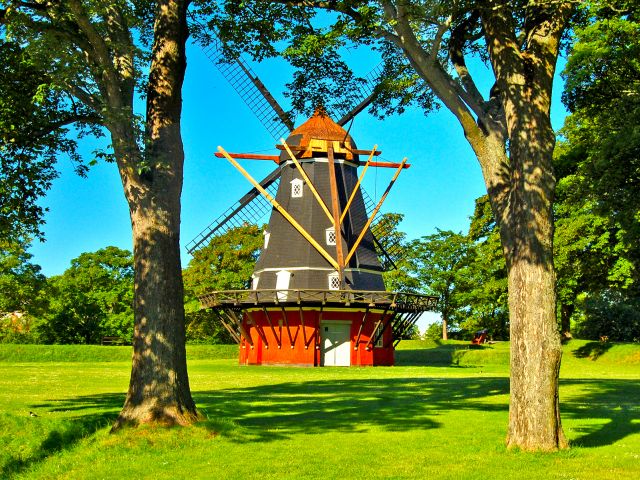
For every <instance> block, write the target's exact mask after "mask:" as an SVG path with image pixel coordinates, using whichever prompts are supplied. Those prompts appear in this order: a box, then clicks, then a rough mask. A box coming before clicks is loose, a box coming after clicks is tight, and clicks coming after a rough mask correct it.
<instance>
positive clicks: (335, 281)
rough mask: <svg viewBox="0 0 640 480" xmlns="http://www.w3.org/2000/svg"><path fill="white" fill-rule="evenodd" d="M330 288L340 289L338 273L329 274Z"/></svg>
mask: <svg viewBox="0 0 640 480" xmlns="http://www.w3.org/2000/svg"><path fill="white" fill-rule="evenodd" d="M329 290H340V277H339V276H338V274H337V273H331V274H329Z"/></svg>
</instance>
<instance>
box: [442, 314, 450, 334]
mask: <svg viewBox="0 0 640 480" xmlns="http://www.w3.org/2000/svg"><path fill="white" fill-rule="evenodd" d="M447 324H448V321H447V317H446V315H443V316H442V340H448V339H449V336H448V335H447Z"/></svg>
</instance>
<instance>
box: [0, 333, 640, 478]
mask: <svg viewBox="0 0 640 480" xmlns="http://www.w3.org/2000/svg"><path fill="white" fill-rule="evenodd" d="M236 348H237V347H224V346H221V347H207V346H192V347H189V350H188V356H189V371H190V380H191V387H192V391H193V393H194V397H195V399H196V401H197V403H198V405H199V407H200V408H201V410H202V412H203V413H204V414H205V415H206V417H207V420H206V421H203V422H201V423H200V424H198V425H196V426H194V427H191V428H173V429H159V428H140V429H136V430H127V431H123V432H119V433H117V434H114V435H110V434H109V433H108V430H109V426H110V425H111V423H112V421H113V419H114V418H115V416H116V415H117V413H118V411H119V409H120V407H121V405H122V403H123V401H124V393H125V392H126V388H127V384H128V379H129V368H130V364H129V362H130V360H129V359H130V354H131V351H130V347H66V346H57V347H49V346H12V345H0V478H52V479H53V478H56V479H58V478H69V479H78V478H87V479H95V478H153V479H154V480H155V479H163V478H172V479H173V478H191V479H197V478H243V479H244V478H261V479H265V478H278V479H279V478H355V477H366V478H418V477H424V478H426V477H431V478H448V479H462V478H464V479H488V478H491V479H493V478H504V479H507V478H508V479H536V478H540V479H570V478H573V479H589V480H592V479H609V478H610V479H616V480H619V479H626V478H629V479H632V478H633V479H635V478H640V346H638V345H617V344H600V343H597V342H580V341H573V342H571V343H569V344H568V345H567V346H565V355H564V359H563V367H562V371H561V392H560V394H561V402H562V415H563V422H564V428H565V432H566V433H567V435H568V437H569V438H570V440H571V441H572V443H573V448H572V449H571V450H569V451H565V452H560V453H554V454H527V453H522V452H509V451H506V449H505V448H504V437H505V432H506V425H507V418H508V388H509V380H508V344H506V343H498V344H494V345H489V346H487V347H484V348H474V349H471V348H469V347H468V345H466V344H463V343H455V342H449V343H447V344H444V345H435V344H428V343H425V342H402V343H401V344H400V349H399V351H398V352H397V363H398V365H397V366H396V367H393V368H383V367H378V368H333V369H331V368H325V369H312V368H307V369H305V368H280V367H239V366H237V364H236V361H235V354H236ZM30 411H31V412H34V413H35V414H36V415H37V417H32V416H30V415H29V412H30Z"/></svg>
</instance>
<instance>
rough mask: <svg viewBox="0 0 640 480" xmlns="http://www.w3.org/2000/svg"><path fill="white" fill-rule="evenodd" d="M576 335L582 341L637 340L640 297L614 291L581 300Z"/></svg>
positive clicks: (638, 336)
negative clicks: (623, 294)
mask: <svg viewBox="0 0 640 480" xmlns="http://www.w3.org/2000/svg"><path fill="white" fill-rule="evenodd" d="M581 307H582V308H581V310H582V314H581V315H580V316H579V318H578V320H577V321H576V325H575V329H574V332H575V335H576V337H578V338H583V339H585V340H599V339H600V338H602V337H607V338H608V339H609V340H611V341H615V342H640V299H638V298H632V299H626V298H624V297H623V296H622V295H621V294H619V293H617V292H605V293H604V294H602V295H600V296H598V297H592V298H588V299H586V300H584V303H583V305H581Z"/></svg>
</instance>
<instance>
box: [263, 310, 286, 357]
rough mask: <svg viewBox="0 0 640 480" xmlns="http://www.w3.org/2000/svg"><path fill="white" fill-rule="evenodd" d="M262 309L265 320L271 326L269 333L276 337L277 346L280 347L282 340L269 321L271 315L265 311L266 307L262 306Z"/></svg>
mask: <svg viewBox="0 0 640 480" xmlns="http://www.w3.org/2000/svg"><path fill="white" fill-rule="evenodd" d="M262 311H263V312H264V316H265V317H266V319H267V322H268V323H269V327H271V333H273V336H274V337H275V339H276V343H277V344H278V348H282V342H281V339H280V337H279V336H278V334H277V333H276V329H275V328H274V327H273V322H271V316H269V312H268V311H267V308H266V307H264V306H263V307H262Z"/></svg>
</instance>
